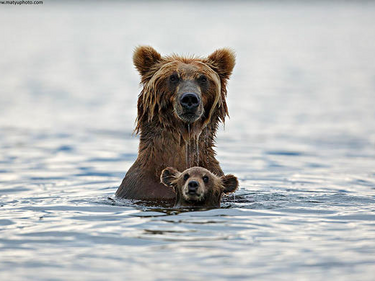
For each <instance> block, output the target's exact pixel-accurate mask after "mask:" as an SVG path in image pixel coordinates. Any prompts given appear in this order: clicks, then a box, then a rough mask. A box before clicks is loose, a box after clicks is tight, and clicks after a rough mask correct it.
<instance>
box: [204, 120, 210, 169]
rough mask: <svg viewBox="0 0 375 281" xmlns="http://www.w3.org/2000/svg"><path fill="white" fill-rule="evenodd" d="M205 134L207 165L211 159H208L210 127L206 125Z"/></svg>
mask: <svg viewBox="0 0 375 281" xmlns="http://www.w3.org/2000/svg"><path fill="white" fill-rule="evenodd" d="M205 131H206V132H205V135H204V146H205V150H206V162H207V166H208V164H209V159H208V128H207V127H206V129H205Z"/></svg>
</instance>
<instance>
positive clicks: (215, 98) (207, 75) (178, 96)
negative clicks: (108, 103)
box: [133, 46, 235, 134]
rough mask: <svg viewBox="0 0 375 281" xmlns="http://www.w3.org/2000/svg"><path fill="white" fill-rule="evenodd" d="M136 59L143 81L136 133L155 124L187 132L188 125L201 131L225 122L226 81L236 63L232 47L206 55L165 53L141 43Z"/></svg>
mask: <svg viewBox="0 0 375 281" xmlns="http://www.w3.org/2000/svg"><path fill="white" fill-rule="evenodd" d="M133 61H134V65H135V67H136V68H137V70H138V71H139V73H140V74H141V82H142V84H143V89H142V91H141V93H140V95H139V99H138V116H137V126H136V129H135V131H136V132H137V133H141V132H143V131H147V129H145V128H144V126H147V127H149V126H153V127H155V126H156V127H162V128H168V129H169V130H178V131H180V132H181V133H182V134H184V132H185V131H186V127H187V125H189V128H190V126H191V128H192V130H193V131H197V133H198V131H201V130H202V129H203V128H204V127H206V126H207V125H208V124H209V123H211V122H213V123H215V124H216V123H217V121H222V122H224V119H225V116H227V115H228V108H227V104H226V101H225V98H226V93H227V90H226V83H227V80H228V78H229V77H230V75H231V73H232V70H233V67H234V65H235V55H234V53H233V52H232V51H231V50H229V49H219V50H216V51H215V52H213V53H212V54H211V55H209V56H208V57H207V58H198V57H180V56H177V55H171V56H165V57H162V56H161V55H160V54H159V53H158V52H157V51H156V50H155V49H153V48H152V47H149V46H140V47H138V48H137V49H136V50H135V52H134V56H133ZM215 126H216V125H215Z"/></svg>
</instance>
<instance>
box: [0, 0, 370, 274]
mask: <svg viewBox="0 0 375 281" xmlns="http://www.w3.org/2000/svg"><path fill="white" fill-rule="evenodd" d="M44 2H45V3H44V5H39V6H27V5H22V6H14V5H1V6H0V36H1V44H0V279H1V280H204V279H207V280H229V279H230V280H232V279H239V280H245V279H251V278H252V279H254V280H374V276H375V53H374V50H375V16H374V15H375V4H373V3H372V2H358V1H357V2H354V1H353V2H354V3H352V2H344V1H343V2H337V1H336V2H325V1H319V2H308V3H304V4H301V3H298V2H283V4H282V3H281V2H276V1H274V2H272V1H271V2H267V3H262V2H233V3H226V2H220V3H215V2H210V1H209V2H203V1H201V2H192V3H187V4H186V3H185V4H184V3H183V2H177V3H173V2H160V3H154V4H152V3H151V4H150V3H148V2H138V4H137V2H130V3H125V2H124V3H122V2H107V3H102V2H91V1H85V2H81V3H79V4H78V3H74V2H73V1H72V2H69V3H67V4H65V5H63V4H59V3H58V2H57V3H56V1H55V2H52V1H47V0H46V1H44ZM139 44H150V45H152V46H154V47H155V48H156V49H157V50H158V51H160V52H161V53H162V54H170V53H173V52H176V53H179V54H197V55H208V54H210V53H211V52H212V51H214V49H215V48H220V47H225V46H227V47H231V48H233V49H235V50H236V52H237V65H236V67H235V70H234V74H233V76H232V79H231V81H230V83H229V95H228V104H229V109H230V115H231V118H230V119H228V120H227V122H226V125H225V130H224V128H223V127H221V128H220V132H219V134H218V141H217V152H218V159H219V160H220V162H221V164H222V168H223V169H224V171H225V172H226V173H233V174H235V175H237V176H238V178H239V180H240V190H239V191H238V192H236V194H235V196H232V197H229V198H227V199H226V200H225V202H224V204H223V207H222V208H221V209H215V210H208V211H197V212H182V213H178V212H177V211H175V210H171V209H168V208H151V207H146V206H135V205H131V204H130V203H129V202H126V201H119V200H116V201H113V200H111V199H108V198H109V197H111V198H113V195H114V192H115V191H116V189H117V186H118V185H119V184H120V182H121V180H122V178H123V176H124V174H125V172H126V170H127V169H128V168H129V167H130V165H131V164H132V163H133V161H134V160H135V158H136V154H137V145H138V139H137V137H136V136H132V135H131V133H132V130H133V126H134V119H135V115H136V100H137V95H138V93H139V91H140V88H139V85H138V83H139V77H138V74H137V73H136V71H135V69H134V67H133V66H132V62H131V57H132V51H133V49H134V47H135V46H136V45H139Z"/></svg>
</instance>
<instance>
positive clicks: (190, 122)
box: [116, 46, 235, 200]
mask: <svg viewBox="0 0 375 281" xmlns="http://www.w3.org/2000/svg"><path fill="white" fill-rule="evenodd" d="M133 61H134V65H135V67H136V68H137V70H138V71H139V73H140V74H141V82H142V85H143V89H142V91H141V93H140V95H139V98H138V116H137V125H136V128H135V132H136V133H138V134H139V135H140V143H139V151H138V158H137V160H136V161H135V162H134V164H133V165H132V166H131V167H130V169H129V170H128V172H127V173H126V175H125V178H124V179H123V181H122V183H121V185H120V187H119V188H118V190H117V192H116V196H117V197H120V198H128V199H141V200H143V199H158V200H169V199H171V200H173V199H174V198H175V193H174V192H173V190H172V189H171V188H168V187H166V186H164V185H163V184H161V183H160V180H159V179H160V174H161V172H162V170H163V169H164V168H166V167H175V168H176V169H178V170H180V171H182V170H185V169H186V168H188V167H192V166H201V167H204V168H206V169H208V170H209V171H211V172H212V173H214V174H216V175H217V176H222V175H223V171H222V170H221V168H220V165H219V162H218V161H217V160H216V158H215V151H214V149H213V147H214V139H215V135H216V131H217V128H218V125H219V122H224V119H225V117H226V116H227V115H228V108H227V104H226V101H225V98H226V95H227V88H226V84H227V81H228V79H229V77H230V75H231V73H232V70H233V67H234V65H235V55H234V53H233V52H232V51H231V50H228V49H219V50H216V51H215V52H213V53H212V54H211V55H209V56H208V57H207V58H198V57H181V56H177V55H171V56H165V57H162V56H161V55H160V54H159V53H158V52H157V51H155V50H154V49H153V48H152V47H149V46H140V47H138V48H137V49H136V50H135V52H134V56H133Z"/></svg>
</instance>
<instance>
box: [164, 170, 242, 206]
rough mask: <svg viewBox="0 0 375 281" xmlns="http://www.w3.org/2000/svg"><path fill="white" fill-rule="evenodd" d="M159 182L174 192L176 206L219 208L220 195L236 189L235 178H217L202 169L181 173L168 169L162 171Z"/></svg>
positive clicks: (231, 176)
mask: <svg viewBox="0 0 375 281" xmlns="http://www.w3.org/2000/svg"><path fill="white" fill-rule="evenodd" d="M160 180H161V182H162V183H163V184H164V185H166V186H169V187H171V188H173V190H174V191H175V192H176V195H177V196H176V204H175V205H176V206H190V207H219V206H220V200H221V196H222V194H223V193H225V194H228V193H231V192H234V191H235V190H236V189H237V187H238V180H237V178H236V177H235V176H233V175H225V176H222V177H218V176H216V175H214V174H212V173H211V172H210V171H208V170H207V169H205V168H202V167H192V168H189V169H187V170H185V171H183V172H181V173H180V172H179V171H177V170H176V169H174V168H171V167H169V168H166V169H164V170H163V171H162V174H161V177H160Z"/></svg>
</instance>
